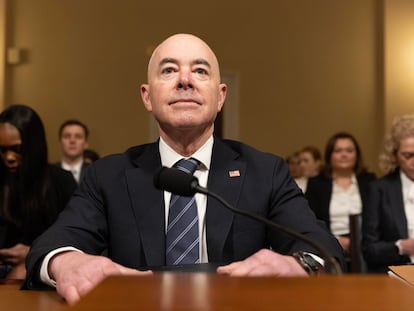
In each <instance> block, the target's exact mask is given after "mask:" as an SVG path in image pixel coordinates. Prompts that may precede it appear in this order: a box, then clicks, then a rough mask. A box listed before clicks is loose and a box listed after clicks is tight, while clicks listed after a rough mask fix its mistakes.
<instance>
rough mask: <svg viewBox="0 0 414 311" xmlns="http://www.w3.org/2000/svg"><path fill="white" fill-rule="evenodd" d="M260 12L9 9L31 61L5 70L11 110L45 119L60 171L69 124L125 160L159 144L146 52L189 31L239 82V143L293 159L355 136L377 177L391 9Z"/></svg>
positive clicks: (347, 3) (259, 4)
mask: <svg viewBox="0 0 414 311" xmlns="http://www.w3.org/2000/svg"><path fill="white" fill-rule="evenodd" d="M6 1H7V0H6ZM389 2H391V1H389ZM254 4H255V7H252V3H251V2H245V1H234V0H233V1H221V0H211V1H208V2H203V3H202V4H195V3H194V2H192V1H188V0H183V1H181V2H180V3H179V5H177V4H176V3H175V2H166V3H164V2H161V3H159V2H142V1H135V0H122V1H115V0H87V1H86V0H60V1H55V0H36V1H32V0H8V2H7V5H8V12H7V16H8V24H7V26H8V27H7V35H8V38H7V44H8V46H9V47H18V48H20V49H22V51H23V56H24V57H23V61H22V63H20V64H18V65H9V66H7V69H6V85H7V89H6V101H7V103H8V104H10V103H25V104H28V105H31V106H33V107H34V108H35V109H36V110H37V111H38V112H39V113H40V114H41V116H42V118H43V120H44V122H45V124H46V127H47V133H48V141H49V146H50V157H51V160H57V159H58V158H59V148H58V143H57V129H58V126H59V124H60V123H61V122H62V121H63V120H64V119H66V118H71V117H76V118H79V119H81V120H82V121H84V122H86V123H87V124H88V125H89V126H90V129H91V132H92V134H91V138H90V145H91V146H92V147H93V148H95V149H97V150H99V151H100V152H101V153H102V154H108V153H113V152H121V151H123V150H124V149H125V148H127V147H128V146H130V145H135V144H139V143H144V142H147V141H148V140H149V138H150V136H151V130H150V128H151V127H150V116H149V115H148V114H147V112H146V111H145V110H144V108H143V105H142V103H141V100H140V98H139V85H140V83H142V82H144V81H145V79H146V63H147V60H148V57H149V54H148V52H149V51H151V49H152V48H153V46H154V45H155V44H157V43H158V42H159V41H161V40H162V39H164V38H165V37H166V36H168V35H170V34H172V33H176V32H190V33H194V34H197V35H199V36H201V37H202V38H204V39H205V40H206V41H207V42H208V43H209V44H210V45H211V47H212V48H213V49H214V50H215V51H216V54H217V55H218V57H219V60H220V62H221V68H222V71H223V72H227V73H230V74H232V75H236V76H237V81H238V84H239V86H240V94H239V96H237V98H239V99H240V102H239V109H238V111H239V113H240V115H239V118H238V120H239V129H238V131H239V134H238V137H239V139H241V140H243V141H245V142H247V143H249V144H251V145H253V146H255V147H257V148H259V149H262V150H265V151H269V152H273V153H277V154H280V155H282V156H285V155H287V154H289V153H290V152H292V151H294V150H296V149H299V148H301V147H302V146H304V145H307V144H315V145H317V146H318V147H320V148H321V149H322V148H323V147H324V144H325V142H326V140H327V139H328V137H329V136H330V135H331V134H333V133H334V132H336V131H340V130H346V131H350V132H352V133H353V134H355V136H356V137H357V138H358V140H359V141H360V143H361V146H362V148H363V152H364V154H365V159H366V162H367V164H368V166H369V167H370V168H371V169H373V170H376V169H377V154H378V151H379V148H380V146H381V142H382V138H383V132H384V122H385V121H384V120H385V117H384V96H385V95H384V94H385V91H384V81H383V50H382V49H383V42H382V40H383V2H382V1H376V0H362V1H361V0H337V1H331V0H313V1H308V0H293V1H284V0H274V1H265V0H258V1H255V2H254ZM389 5H390V4H389V3H388V1H387V6H389Z"/></svg>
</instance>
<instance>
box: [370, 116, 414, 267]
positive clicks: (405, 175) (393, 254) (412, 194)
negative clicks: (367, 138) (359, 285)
mask: <svg viewBox="0 0 414 311" xmlns="http://www.w3.org/2000/svg"><path fill="white" fill-rule="evenodd" d="M380 167H381V169H382V170H383V171H385V172H387V173H388V174H387V175H385V176H384V177H382V178H380V179H378V180H377V181H375V182H374V183H373V184H372V185H371V193H370V199H369V202H368V205H367V208H366V209H364V212H363V217H362V251H363V254H364V258H365V261H366V264H367V269H368V272H378V273H381V272H387V270H388V266H390V265H400V264H406V263H410V262H411V263H412V262H414V115H406V116H402V117H400V118H397V119H396V120H395V121H394V123H393V125H392V127H391V132H390V134H389V136H388V138H387V139H386V141H385V143H384V151H383V153H382V154H381V157H380Z"/></svg>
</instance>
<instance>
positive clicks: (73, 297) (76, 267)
mask: <svg viewBox="0 0 414 311" xmlns="http://www.w3.org/2000/svg"><path fill="white" fill-rule="evenodd" d="M48 272H49V275H50V277H51V278H52V279H53V280H55V281H56V290H57V292H58V293H59V295H61V296H62V297H63V298H65V299H66V301H67V302H68V303H69V304H74V303H75V302H77V301H78V300H79V299H80V298H81V297H83V296H85V295H86V294H87V293H88V292H90V291H91V290H92V289H93V288H94V287H95V286H96V285H98V284H99V283H100V282H101V281H102V280H104V279H105V278H106V277H107V276H109V275H140V276H143V275H151V274H152V272H151V271H145V272H143V271H138V270H135V269H130V268H126V267H124V266H121V265H119V264H116V263H114V262H113V261H111V260H110V259H108V258H106V257H102V256H92V255H87V254H84V253H81V252H76V251H68V252H64V253H59V254H57V255H56V256H54V257H52V259H51V260H50V262H49V267H48Z"/></svg>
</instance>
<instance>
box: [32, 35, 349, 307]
mask: <svg viewBox="0 0 414 311" xmlns="http://www.w3.org/2000/svg"><path fill="white" fill-rule="evenodd" d="M226 91H227V86H226V85H225V84H223V83H221V81H220V70H219V64H218V61H217V58H216V56H215V54H214V53H213V51H212V50H211V49H210V47H209V46H208V45H207V44H206V43H205V42H204V41H202V40H201V39H200V38H198V37H195V36H193V35H190V34H176V35H173V36H171V37H169V38H167V39H166V40H165V41H163V42H162V43H161V44H160V45H159V46H158V47H157V48H156V49H155V50H154V52H153V54H152V56H151V59H150V61H149V64H148V83H147V84H143V85H141V97H142V101H143V103H144V106H145V108H146V109H147V110H148V111H149V112H151V113H152V114H153V116H154V118H155V119H156V121H157V122H158V126H159V135H160V138H159V140H157V141H156V142H154V143H151V144H146V145H140V146H136V147H132V148H130V149H128V150H127V151H126V152H125V153H123V154H119V155H113V156H109V157H105V158H103V159H100V160H98V161H96V162H94V163H93V164H91V166H90V169H89V170H88V172H87V174H86V175H85V177H84V179H83V181H82V183H81V184H80V188H79V189H78V191H77V192H76V193H75V195H74V196H73V198H72V199H71V201H70V202H69V204H68V206H67V208H66V209H65V210H64V212H63V213H62V214H61V215H60V217H59V219H58V221H57V222H56V223H55V224H54V225H53V226H52V227H51V228H50V229H49V230H48V231H47V232H46V233H45V234H44V235H42V236H41V237H40V238H39V239H38V240H37V241H36V242H35V243H34V244H33V246H32V248H31V251H30V253H29V255H28V260H27V270H28V276H27V279H26V283H25V285H26V286H27V287H28V288H36V287H38V286H40V284H49V285H52V286H56V288H57V291H58V293H59V294H60V295H62V296H63V297H64V298H65V299H66V300H67V301H68V302H69V303H74V302H76V301H77V300H79V299H80V297H82V296H83V295H85V294H86V293H87V292H89V291H90V290H91V289H92V288H93V287H95V286H96V285H97V284H98V283H99V282H100V281H101V280H103V279H104V278H105V276H107V275H111V274H132V275H141V276H148V274H151V272H149V271H145V272H143V271H138V270H142V269H147V270H151V267H158V266H163V265H165V264H166V244H167V242H166V230H167V229H166V227H167V219H168V214H169V201H170V198H171V194H170V193H168V192H163V191H160V190H158V189H156V188H155V187H154V185H153V177H154V174H156V172H157V171H158V170H159V168H160V167H161V166H167V167H172V166H173V165H174V163H176V162H177V161H178V160H180V159H183V158H184V159H188V158H190V157H191V158H194V159H196V160H197V163H198V166H197V168H196V171H195V173H194V175H195V176H196V177H198V179H199V182H200V185H201V186H204V187H208V188H209V189H210V190H211V191H212V192H216V193H218V194H220V195H222V196H223V197H224V199H226V200H227V201H228V202H229V203H230V204H232V205H233V206H236V207H237V208H240V209H244V210H246V211H250V212H252V213H256V214H260V215H265V216H266V217H268V219H269V220H271V221H274V222H276V223H279V224H280V225H285V226H287V227H290V228H291V229H293V230H296V231H298V232H301V233H303V234H305V235H306V236H307V237H309V238H311V239H315V240H317V241H319V242H320V243H321V244H322V245H323V246H325V248H327V249H328V250H329V251H330V252H331V254H332V255H334V256H335V257H336V258H338V260H339V261H340V262H342V261H343V257H342V252H341V248H340V246H339V244H338V243H337V241H336V239H335V238H334V237H333V236H331V235H330V234H329V233H328V231H327V230H326V228H325V227H324V226H323V225H322V224H321V223H320V222H318V220H316V218H315V216H314V215H313V213H312V212H311V210H310V209H309V207H308V205H307V202H306V200H305V198H304V196H303V194H302V192H301V191H300V189H299V188H298V187H297V186H296V184H295V182H294V181H293V180H292V178H291V177H290V174H289V171H288V168H287V165H286V163H285V161H284V160H283V159H282V158H280V157H277V156H274V155H270V154H266V153H263V152H260V151H258V150H255V149H253V148H252V147H249V146H247V145H245V144H242V143H240V142H236V141H230V140H220V139H218V138H216V137H215V136H214V120H215V118H216V116H217V113H218V112H220V111H221V109H222V107H223V104H224V101H225V98H226ZM195 202H196V206H197V213H198V216H197V217H198V237H197V239H198V240H197V242H198V243H197V244H195V245H196V251H197V254H198V259H197V261H196V263H197V264H198V263H210V264H216V265H221V266H220V267H218V268H217V273H220V274H226V275H237V276H239V275H275V276H306V275H308V274H307V272H306V271H305V269H304V267H303V266H302V265H301V264H300V261H299V260H297V259H296V258H294V257H293V256H291V255H292V253H294V252H298V251H307V252H311V253H312V254H315V255H318V252H317V250H315V249H313V248H312V247H311V246H310V245H307V244H306V243H303V242H301V241H298V240H293V239H290V238H288V237H287V236H285V235H283V234H280V233H279V232H276V231H273V230H271V229H269V228H267V227H266V226H265V225H263V224H260V223H256V222H254V221H252V220H249V219H247V218H245V217H243V216H239V215H234V214H233V213H232V212H230V211H228V210H226V209H225V208H224V207H222V206H220V203H219V202H217V201H216V200H207V198H206V197H205V196H203V195H201V194H196V195H195ZM270 249H271V250H270ZM104 250H107V251H108V257H102V256H99V254H101V253H102V251H104ZM39 271H40V275H39Z"/></svg>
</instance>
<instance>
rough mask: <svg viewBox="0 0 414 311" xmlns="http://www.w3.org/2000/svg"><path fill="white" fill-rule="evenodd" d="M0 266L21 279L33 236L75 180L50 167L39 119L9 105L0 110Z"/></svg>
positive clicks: (52, 218)
mask: <svg viewBox="0 0 414 311" xmlns="http://www.w3.org/2000/svg"><path fill="white" fill-rule="evenodd" d="M0 157H1V161H0V264H1V265H2V267H3V270H5V271H3V273H2V274H3V275H4V274H5V273H6V272H8V273H9V275H8V277H10V278H19V279H23V278H25V274H26V272H25V267H24V263H25V258H26V254H27V253H28V251H29V246H30V244H31V243H32V242H33V240H34V239H35V238H36V237H37V236H39V235H40V234H41V233H42V232H43V231H45V230H46V229H47V228H48V227H49V226H50V225H51V224H52V223H53V222H54V221H55V219H56V218H57V215H58V214H59V212H60V211H61V210H62V209H63V207H64V206H65V204H66V203H67V201H68V200H69V198H70V196H71V195H72V193H73V191H74V190H75V188H76V186H77V184H76V182H75V180H74V178H73V177H72V174H71V173H70V172H67V171H64V170H63V169H61V168H58V167H56V166H54V165H50V164H49V163H48V159H47V144H46V137H45V131H44V127H43V124H42V121H41V119H40V118H39V116H38V115H37V114H36V112H35V111H34V110H32V109H31V108H29V107H27V106H23V105H13V106H10V107H9V108H7V109H6V110H4V111H3V112H2V113H1V114H0Z"/></svg>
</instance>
